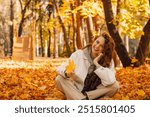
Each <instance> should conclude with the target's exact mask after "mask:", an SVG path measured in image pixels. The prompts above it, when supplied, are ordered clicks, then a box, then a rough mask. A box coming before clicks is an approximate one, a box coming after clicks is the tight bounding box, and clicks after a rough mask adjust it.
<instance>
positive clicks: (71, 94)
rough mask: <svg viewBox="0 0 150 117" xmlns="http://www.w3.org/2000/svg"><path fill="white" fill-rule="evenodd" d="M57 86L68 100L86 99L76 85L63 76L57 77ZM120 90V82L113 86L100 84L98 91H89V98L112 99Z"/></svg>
mask: <svg viewBox="0 0 150 117" xmlns="http://www.w3.org/2000/svg"><path fill="white" fill-rule="evenodd" d="M55 80H56V84H57V87H58V88H59V90H60V91H62V92H63V93H64V94H65V96H66V98H67V100H82V99H85V98H86V97H85V96H84V95H83V94H82V93H81V91H79V90H78V89H77V87H76V86H75V85H74V83H73V82H72V81H71V80H69V79H65V78H63V77H62V76H60V75H58V76H57V77H56V79H55ZM118 89H119V84H118V82H115V83H114V84H112V85H109V86H104V85H102V84H100V85H99V86H98V87H97V89H96V90H93V91H88V92H86V93H87V96H88V98H89V99H90V100H92V99H96V98H99V97H105V96H107V97H112V96H113V95H114V94H115V93H116V92H117V91H118Z"/></svg>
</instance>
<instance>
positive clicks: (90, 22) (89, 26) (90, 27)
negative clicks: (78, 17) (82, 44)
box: [86, 17, 93, 43]
mask: <svg viewBox="0 0 150 117" xmlns="http://www.w3.org/2000/svg"><path fill="white" fill-rule="evenodd" d="M86 24H87V31H88V38H89V43H92V37H93V34H92V31H93V29H92V26H91V25H92V21H91V20H90V17H88V18H86Z"/></svg>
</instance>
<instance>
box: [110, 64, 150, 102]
mask: <svg viewBox="0 0 150 117" xmlns="http://www.w3.org/2000/svg"><path fill="white" fill-rule="evenodd" d="M116 77H117V80H118V81H119V84H120V90H119V91H118V93H116V94H115V95H114V96H113V97H112V99H119V100H120V99H123V100H128V99H130V100H136V99H138V100H143V99H150V65H148V64H146V65H143V66H140V67H137V68H132V67H127V68H122V69H120V70H117V74H116Z"/></svg>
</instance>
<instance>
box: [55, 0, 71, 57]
mask: <svg viewBox="0 0 150 117" xmlns="http://www.w3.org/2000/svg"><path fill="white" fill-rule="evenodd" d="M53 3H54V5H55V9H56V13H57V14H58V19H59V23H60V24H61V27H62V30H63V33H64V41H65V44H66V50H67V56H70V55H71V50H70V46H69V43H68V37H67V31H66V28H65V25H64V23H63V21H62V19H61V17H60V15H59V11H58V7H57V4H56V0H53Z"/></svg>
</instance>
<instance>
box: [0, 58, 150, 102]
mask: <svg viewBox="0 0 150 117" xmlns="http://www.w3.org/2000/svg"><path fill="white" fill-rule="evenodd" d="M65 60H66V59H65V58H59V59H43V58H42V59H41V58H37V59H36V60H35V61H30V60H28V61H27V60H26V61H21V60H20V61H18V60H10V59H0V99H1V100H62V99H65V96H64V95H63V93H61V92H60V91H59V90H58V89H57V88H56V86H55V80H54V79H55V77H56V76H57V73H56V71H55V70H56V67H57V66H59V65H60V64H61V63H62V62H64V61H65ZM116 78H117V80H118V82H119V84H120V89H119V91H118V92H117V93H116V94H115V95H114V96H113V97H112V98H104V99H106V100H144V99H147V100H149V99H150V64H145V65H142V66H140V67H137V68H132V67H127V68H116Z"/></svg>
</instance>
